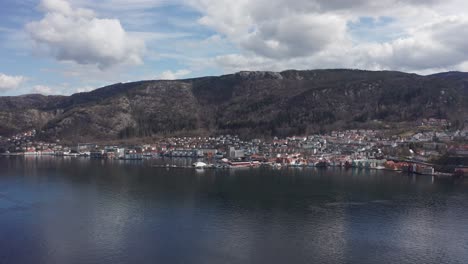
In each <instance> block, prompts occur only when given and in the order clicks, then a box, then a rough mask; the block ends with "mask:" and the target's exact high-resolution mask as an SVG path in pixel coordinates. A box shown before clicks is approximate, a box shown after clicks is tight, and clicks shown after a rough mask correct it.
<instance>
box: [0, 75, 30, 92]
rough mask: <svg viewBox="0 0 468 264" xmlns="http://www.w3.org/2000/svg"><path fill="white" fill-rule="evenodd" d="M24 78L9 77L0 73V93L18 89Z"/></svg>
mask: <svg viewBox="0 0 468 264" xmlns="http://www.w3.org/2000/svg"><path fill="white" fill-rule="evenodd" d="M25 81H26V78H25V77H23V76H11V75H6V74H3V73H0V91H6V90H11V89H16V88H18V87H19V86H20V85H21V84H22V83H23V82H25Z"/></svg>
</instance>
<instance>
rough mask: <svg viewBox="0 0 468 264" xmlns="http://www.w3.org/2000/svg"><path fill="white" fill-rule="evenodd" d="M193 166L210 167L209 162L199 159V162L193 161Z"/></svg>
mask: <svg viewBox="0 0 468 264" xmlns="http://www.w3.org/2000/svg"><path fill="white" fill-rule="evenodd" d="M192 166H193V167H195V168H196V169H203V168H206V167H208V164H206V163H205V162H201V161H198V162H195V163H193V164H192Z"/></svg>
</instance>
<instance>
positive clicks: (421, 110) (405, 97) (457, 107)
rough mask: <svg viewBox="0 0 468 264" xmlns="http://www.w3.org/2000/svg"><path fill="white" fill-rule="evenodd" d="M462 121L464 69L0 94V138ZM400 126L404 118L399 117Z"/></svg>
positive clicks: (467, 84) (467, 112) (467, 100)
mask: <svg viewBox="0 0 468 264" xmlns="http://www.w3.org/2000/svg"><path fill="white" fill-rule="evenodd" d="M427 117H437V118H448V119H450V120H452V121H453V122H454V123H455V124H463V120H465V119H467V118H468V73H461V72H448V73H439V74H434V75H429V76H421V75H416V74H408V73H403V72H392V71H360V70H340V69H337V70H310V71H296V70H289V71H284V72H239V73H235V74H230V75H224V76H219V77H203V78H195V79H186V80H176V81H141V82H134V83H125V84H121V83H120V84H114V85H110V86H107V87H103V88H100V89H97V90H94V91H91V92H87V93H78V94H73V95H71V96H42V95H36V94H34V95H23V96H14V97H0V135H9V134H13V133H16V132H21V131H24V130H26V129H31V128H35V129H37V130H38V131H42V132H41V136H43V137H47V138H51V139H55V138H59V139H65V140H71V141H85V140H105V139H122V138H133V137H147V136H154V135H173V134H199V135H206V134H219V133H237V134H240V135H242V136H247V137H255V136H276V135H278V136H286V135H293V134H295V135H299V134H307V133H312V132H320V131H326V130H330V129H342V128H351V127H362V128H365V127H369V128H378V127H384V126H385V125H388V124H391V125H405V124H410V123H411V122H413V121H416V120H418V119H421V118H427ZM408 122H409V123H408Z"/></svg>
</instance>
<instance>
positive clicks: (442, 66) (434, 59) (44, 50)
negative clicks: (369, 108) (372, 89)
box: [0, 0, 468, 96]
mask: <svg viewBox="0 0 468 264" xmlns="http://www.w3.org/2000/svg"><path fill="white" fill-rule="evenodd" d="M326 68H351V69H367V70H398V71H406V72H414V73H418V74H431V73H435V72H442V71H454V70H456V71H468V1H466V0H443V1H439V0H379V1H375V0H347V1H344V0H250V1H248V0H236V1H232V0H231V1H228V0H172V1H170V0H101V1H94V0H22V1H18V0H2V7H1V9H0V96H9V95H20V94H28V93H40V94H44V95H50V94H62V95H69V94H73V93H77V92H86V91H90V90H92V89H95V88H98V87H102V86H105V85H109V84H113V83H118V82H130V81H139V80H150V79H151V80H152V79H168V80H169V79H183V78H191V77H198V76H211V75H221V74H228V73H233V72H237V71H242V70H267V71H282V70H287V69H298V70H305V69H326Z"/></svg>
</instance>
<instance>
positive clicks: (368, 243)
mask: <svg viewBox="0 0 468 264" xmlns="http://www.w3.org/2000/svg"><path fill="white" fill-rule="evenodd" d="M149 165H150V163H149V162H146V163H131V162H130V163H123V162H102V161H89V160H82V159H68V160H67V159H35V158H30V159H24V158H0V170H1V171H0V263H2V264H3V263H113V264H114V263H204V264H205V263H359V264H361V263H411V264H413V263H434V264H436V263H437V264H439V263H468V184H467V183H466V180H465V182H438V181H435V182H433V181H432V179H431V177H422V176H421V177H409V176H405V175H403V174H398V173H390V172H383V171H378V172H375V171H352V170H348V171H345V170H340V169H336V170H333V169H328V170H315V169H289V170H272V169H240V170H231V171H222V170H211V171H206V172H199V171H195V170H190V169H172V170H166V169H160V168H152V167H150V166H149Z"/></svg>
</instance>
